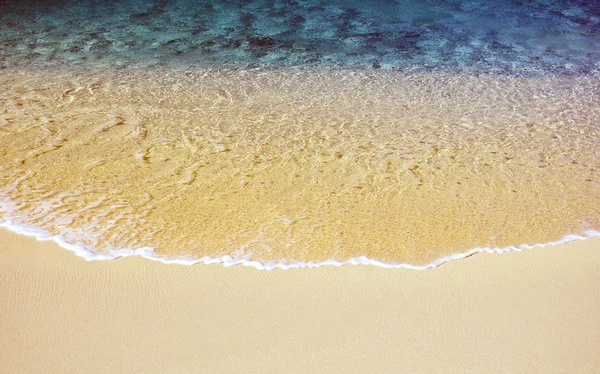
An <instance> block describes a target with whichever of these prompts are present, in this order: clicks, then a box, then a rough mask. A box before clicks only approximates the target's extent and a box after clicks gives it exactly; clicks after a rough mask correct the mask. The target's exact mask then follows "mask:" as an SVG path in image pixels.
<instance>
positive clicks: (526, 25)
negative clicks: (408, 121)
mask: <svg viewBox="0 0 600 374" xmlns="http://www.w3.org/2000/svg"><path fill="white" fill-rule="evenodd" d="M0 48H1V50H0V67H11V66H13V67H14V66H50V67H52V66H85V67H102V68H126V67H151V66H172V67H190V66H195V67H214V68H220V67H227V68H233V67H242V68H245V67H300V68H311V69H323V68H324V69H330V68H351V69H388V70H402V71H422V70H425V71H431V70H450V71H461V72H494V73H507V74H531V75H537V74H544V75H545V74H577V75H581V74H591V75H600V1H575V0H574V1H566V0H559V1H550V0H543V1H542V0H495V1H483V0H481V1H473V0H471V1H459V0H454V1H453V0H446V1H433V0H408V1H401V0H398V1H393V0H382V1H361V0H346V1H343V0H328V1H325V0H323V1H321V0H287V1H276V0H256V1H197V2H194V1H190V0H186V1H183V0H155V1H133V0H127V1H125V0H122V1H52V2H50V1H48V2H44V1H2V0H0Z"/></svg>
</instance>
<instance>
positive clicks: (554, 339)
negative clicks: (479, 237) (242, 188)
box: [0, 230, 600, 373]
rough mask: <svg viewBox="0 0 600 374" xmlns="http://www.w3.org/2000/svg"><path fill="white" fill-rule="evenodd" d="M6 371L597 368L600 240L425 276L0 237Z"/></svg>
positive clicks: (467, 263)
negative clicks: (127, 253)
mask: <svg viewBox="0 0 600 374" xmlns="http://www.w3.org/2000/svg"><path fill="white" fill-rule="evenodd" d="M0 256H1V258H2V262H1V265H0V284H1V286H0V297H1V299H2V303H0V315H2V318H1V319H0V331H2V334H0V362H2V365H1V367H0V372H3V373H30V372H57V373H58V372H60V373H75V372H78V373H84V372H85V373H95V372H107V373H108V372H113V373H114V372H131V373H133V372H140V373H142V372H160V373H164V372H167V373H176V372H177V373H181V372H224V371H227V372H282V371H284V372H307V371H313V372H327V371H344V372H367V371H369V372H529V373H534V372H539V373H541V372H544V373H549V372H555V373H567V372H570V373H573V372H577V373H593V372H597V370H598V368H599V367H600V356H598V354H597V353H598V346H599V344H600V320H599V318H598V316H599V315H600V288H599V287H598V285H600V238H594V239H589V240H585V241H577V242H571V243H567V244H563V245H558V246H554V247H546V248H538V249H533V250H527V251H524V252H510V253H505V254H478V255H474V256H471V257H469V258H467V259H464V260H458V261H453V262H450V263H447V264H445V265H442V266H440V267H438V268H436V269H432V270H426V271H416V270H405V269H383V268H378V267H375V266H367V265H363V266H344V267H322V268H318V269H294V270H284V271H282V270H275V271H259V270H256V269H253V268H249V267H244V266H235V267H229V268H227V267H223V266H222V265H194V266H183V265H165V264H162V263H158V262H152V261H149V260H145V259H141V258H133V257H131V258H121V259H118V260H114V261H96V262H87V261H85V260H83V259H82V258H79V257H77V256H75V255H74V254H73V253H71V252H69V251H67V250H64V249H62V248H59V247H58V246H57V245H56V244H55V243H53V242H40V241H36V240H35V239H34V238H30V237H24V236H20V235H17V234H14V233H11V232H8V231H6V230H2V231H1V233H0Z"/></svg>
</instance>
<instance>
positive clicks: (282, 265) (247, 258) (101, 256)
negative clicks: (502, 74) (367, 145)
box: [0, 220, 600, 270]
mask: <svg viewBox="0 0 600 374" xmlns="http://www.w3.org/2000/svg"><path fill="white" fill-rule="evenodd" d="M0 227H3V228H5V229H7V230H10V231H12V232H15V233H17V234H21V235H25V236H32V237H35V238H36V239H37V240H40V241H47V240H51V241H54V242H55V243H56V244H58V245H59V246H60V247H62V248H65V249H67V250H69V251H71V252H73V253H75V254H76V255H77V256H79V257H82V258H84V259H86V260H87V261H105V260H115V259H117V258H120V257H132V256H140V257H143V258H145V259H148V260H152V261H158V262H162V263H164V264H177V265H195V264H199V263H203V264H207V265H208V264H223V265H224V266H235V265H243V266H250V267H254V268H256V269H258V270H275V269H282V270H288V269H295V268H318V267H321V266H344V265H375V266H379V267H382V268H387V269H402V268H404V269H413V270H426V269H431V268H435V267H438V266H440V265H442V264H444V263H446V262H449V261H454V260H460V259H463V258H466V257H469V256H471V255H474V254H477V253H483V252H486V253H505V252H510V251H518V252H521V251H524V250H526V249H533V248H540V247H548V246H552V245H558V244H564V243H568V242H572V241H575V240H585V239H590V238H594V237H597V236H600V231H596V230H586V231H585V232H583V233H581V234H570V235H565V236H563V237H562V238H561V239H560V240H557V241H553V242H549V243H540V244H533V245H530V244H521V245H519V246H509V247H504V248H473V249H471V250H468V251H466V252H462V253H455V254H452V255H450V256H444V257H441V258H438V259H437V260H435V261H433V262H431V263H429V264H426V265H413V264H409V263H393V262H383V261H379V260H377V259H373V258H368V257H366V256H360V257H356V258H351V259H348V260H346V261H337V260H333V259H331V260H326V261H320V262H313V261H309V262H301V261H297V262H287V261H278V262H275V261H269V262H260V261H255V260H252V259H251V256H252V255H251V254H247V255H244V256H241V257H232V256H221V257H210V256H204V257H202V258H198V259H195V258H191V257H186V256H180V257H162V256H158V255H156V254H155V253H154V249H153V248H152V247H142V248H137V249H126V248H124V249H117V250H113V251H110V252H109V253H97V252H94V251H93V250H90V249H89V248H86V247H85V246H84V245H83V244H80V243H78V244H73V243H69V242H67V241H66V240H65V239H64V238H63V237H62V236H61V235H52V234H50V233H48V232H46V231H44V230H41V229H39V228H35V227H31V226H25V225H19V224H17V223H15V222H13V221H10V220H0Z"/></svg>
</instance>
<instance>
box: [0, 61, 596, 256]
mask: <svg viewBox="0 0 600 374" xmlns="http://www.w3.org/2000/svg"><path fill="white" fill-rule="evenodd" d="M7 73H8V74H3V75H2V78H1V79H0V87H2V90H1V91H0V92H2V94H0V98H1V100H2V103H3V108H4V113H2V128H1V129H2V130H1V132H0V134H1V138H0V150H1V151H0V165H1V168H0V175H1V177H2V180H3V181H4V187H3V189H2V192H4V193H5V195H4V202H5V206H4V207H3V210H5V211H6V216H7V217H9V218H10V219H12V220H14V221H16V222H19V223H21V224H26V225H30V226H34V227H39V228H41V229H43V230H45V231H47V232H51V233H56V234H61V235H63V236H64V238H65V240H66V241H67V242H70V243H82V244H84V245H85V246H86V247H88V248H92V249H94V250H96V251H101V252H110V251H111V250H116V249H121V248H140V247H152V248H154V250H155V251H156V253H157V254H158V255H159V256H168V257H174V256H181V255H185V256H187V257H192V258H199V257H203V256H211V257H218V256H224V255H232V256H234V257H244V256H251V258H252V259H253V260H256V261H283V260H286V261H291V262H293V261H324V260H328V259H335V260H338V261H342V260H347V259H349V258H355V257H359V256H367V257H369V258H374V259H378V260H380V261H385V262H408V263H411V264H416V265H424V264H427V263H429V262H431V261H433V260H435V259H438V258H440V257H443V256H448V255H451V254H454V253H461V252H465V251H467V250H470V249H472V248H477V247H491V248H493V247H506V246H509V245H515V244H535V243H546V242H549V241H554V240H558V239H560V238H561V237H562V236H564V235H566V234H571V233H580V232H583V231H585V230H589V229H596V228H598V227H600V222H599V218H600V214H599V213H600V211H599V209H600V208H599V207H600V204H599V199H600V178H599V176H598V168H599V166H600V165H598V162H599V160H600V158H599V157H598V156H599V155H598V152H599V151H598V149H600V148H598V139H600V134H599V128H598V126H592V125H591V124H597V123H599V121H600V102H599V101H600V96H599V95H598V92H599V90H600V85H599V83H600V82H599V81H598V79H597V78H594V77H583V78H573V77H569V78H523V77H521V78H517V77H500V76H493V75H491V76H488V75H483V76H472V75H456V74H452V75H450V74H408V75H406V74H401V73H395V72H387V73H375V72H347V71H346V72H335V73H334V72H318V73H310V72H287V71H266V72H264V71H257V72H249V71H204V72H202V71H194V72H189V71H175V70H147V71H143V72H142V71H133V72H129V71H121V72H115V71H79V72H75V71H72V70H67V71H60V70H50V71H46V70H43V71H33V70H28V71H22V70H10V71H8V72H7ZM9 201H10V202H12V203H13V205H12V206H9V205H8V204H6V203H7V202H9Z"/></svg>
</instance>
